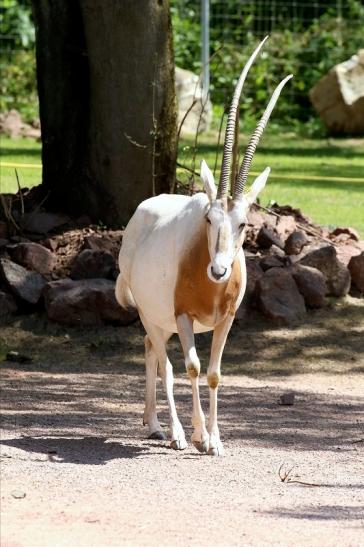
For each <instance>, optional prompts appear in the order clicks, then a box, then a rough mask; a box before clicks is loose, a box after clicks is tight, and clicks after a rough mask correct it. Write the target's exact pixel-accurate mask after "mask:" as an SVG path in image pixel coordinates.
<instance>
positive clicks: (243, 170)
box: [234, 74, 293, 199]
mask: <svg viewBox="0 0 364 547" xmlns="http://www.w3.org/2000/svg"><path fill="white" fill-rule="evenodd" d="M292 77H293V74H290V75H289V76H286V78H284V80H282V81H281V82H280V84H278V85H277V87H276V89H275V91H274V93H273V95H272V97H271V99H270V101H269V103H268V106H267V108H266V109H265V111H264V114H263V116H262V117H261V118H260V120H259V122H258V124H257V127H256V129H255V131H254V133H253V134H252V136H251V138H250V141H249V144H248V146H247V149H246V152H245V155H244V159H243V162H242V164H241V167H240V170H239V174H238V178H237V180H236V183H235V188H234V199H236V198H238V197H239V196H240V195H241V194H242V192H243V190H244V186H245V183H246V181H247V178H248V174H249V170H250V166H251V163H252V160H253V156H254V152H255V150H256V148H257V146H258V143H259V140H260V137H261V136H262V134H263V131H264V129H265V126H266V125H267V123H268V120H269V117H270V115H271V113H272V111H273V108H274V107H275V104H276V102H277V101H278V97H279V95H280V93H281V91H282V89H283V87H284V86H285V85H286V83H287V82H288V80H290V79H291V78H292Z"/></svg>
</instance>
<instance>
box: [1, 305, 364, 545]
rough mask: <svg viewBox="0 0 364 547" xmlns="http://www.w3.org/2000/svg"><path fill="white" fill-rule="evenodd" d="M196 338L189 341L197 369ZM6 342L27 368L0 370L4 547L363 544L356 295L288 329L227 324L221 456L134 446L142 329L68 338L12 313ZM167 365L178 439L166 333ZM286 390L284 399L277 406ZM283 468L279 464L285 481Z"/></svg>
mask: <svg viewBox="0 0 364 547" xmlns="http://www.w3.org/2000/svg"><path fill="white" fill-rule="evenodd" d="M209 341H210V336H209V335H200V336H199V337H198V347H199V349H200V356H201V358H202V362H203V364H204V365H205V366H204V372H205V371H206V361H207V356H208V349H209ZM10 349H11V350H17V351H19V352H21V353H24V354H26V355H28V356H31V357H32V359H33V361H32V362H28V363H26V362H25V363H16V362H9V361H2V362H0V368H1V372H2V374H1V377H2V391H1V402H2V409H3V410H2V437H1V475H2V482H1V512H2V516H1V519H2V520H1V538H2V542H1V545H2V546H3V547H33V546H34V547H35V546H36V547H43V546H44V547H45V546H47V547H48V546H49V547H66V546H67V547H73V546H77V547H83V546H87V547H93V546H120V545H131V546H134V545H136V546H139V545H145V546H154V545H158V546H159V545H161V546H175V545H177V546H179V545H181V546H182V545H183V546H185V545H188V546H204V545H217V546H220V545H221V546H234V545H239V546H240V545H241V546H249V545H252V546H260V545H284V546H293V545H308V546H316V545H317V546H319V545H320V546H340V547H341V546H359V545H362V546H363V545H364V454H363V451H364V300H363V299H361V300H359V299H353V298H351V297H347V298H346V299H345V300H343V301H341V302H339V303H338V304H335V308H334V309H329V310H328V309H326V310H320V311H318V312H316V313H311V314H310V316H309V318H308V319H307V320H306V321H305V322H304V323H301V324H299V325H296V326H295V327H292V328H277V327H272V326H270V325H267V324H266V323H263V322H259V321H258V320H257V321H254V322H253V323H249V324H246V323H245V324H244V323H241V324H237V325H235V326H234V327H233V330H232V332H231V335H230V338H229V341H228V344H227V347H226V351H225V356H224V361H223V374H224V376H223V383H222V387H221V389H220V392H219V405H220V406H219V422H220V430H221V434H222V438H223V440H224V443H225V448H226V455H225V456H224V457H223V458H213V457H210V456H207V455H203V456H202V455H200V454H198V453H197V452H196V450H195V449H194V447H193V446H192V445H191V444H190V445H189V447H188V448H187V450H185V451H183V452H175V451H173V450H171V449H169V448H168V446H167V443H166V442H164V441H159V442H158V441H152V440H147V439H145V435H146V430H145V428H144V427H143V425H142V412H143V397H144V365H143V332H142V329H141V327H140V325H139V324H135V325H132V326H130V327H128V328H115V327H104V328H98V329H83V330H81V329H76V328H72V329H71V328H70V329H66V328H64V327H61V326H59V325H54V324H53V325H51V324H49V323H48V322H47V320H46V319H45V317H42V316H40V317H39V316H24V317H21V318H17V319H16V320H15V321H14V322H13V323H12V324H11V325H7V326H4V327H2V328H1V330H0V361H1V359H3V357H4V355H5V354H6V352H7V351H8V350H10ZM170 356H171V360H172V362H173V363H174V364H175V395H176V402H177V408H178V411H179V417H180V419H181V421H182V423H183V425H184V426H185V430H186V433H187V436H188V437H189V436H190V434H191V425H190V415H191V393H190V388H189V381H188V379H187V378H186V376H185V374H184V371H183V361H182V353H181V350H180V347H179V343H178V340H175V339H172V341H171V342H170ZM201 384H202V387H201V394H202V403H203V406H204V408H205V409H206V411H207V400H208V390H207V387H206V379H205V376H204V375H203V376H202V381H201ZM287 391H293V392H294V393H295V394H296V399H295V404H294V405H293V406H281V405H279V404H278V399H279V396H280V395H281V394H282V393H284V392H287ZM158 397H159V401H160V408H161V412H160V416H161V418H162V422H163V423H167V421H168V417H167V412H166V401H165V398H164V395H163V393H162V390H161V388H159V393H158ZM280 468H281V476H282V477H283V476H284V473H287V472H288V471H290V470H291V469H292V470H291V472H290V474H289V475H288V477H287V478H286V480H285V481H284V482H282V480H281V479H280V477H279V473H278V472H279V469H280Z"/></svg>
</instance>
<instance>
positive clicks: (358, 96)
mask: <svg viewBox="0 0 364 547" xmlns="http://www.w3.org/2000/svg"><path fill="white" fill-rule="evenodd" d="M309 95H310V99H311V102H312V104H313V106H314V108H315V110H316V112H317V113H318V114H319V115H320V117H321V119H322V120H323V122H324V124H325V125H326V127H327V129H328V130H329V131H330V133H332V134H335V133H339V134H347V135H354V134H357V135H362V134H363V133H364V49H361V50H359V52H358V53H357V55H353V56H352V57H351V58H350V59H349V60H347V61H345V62H343V63H340V64H338V65H336V66H334V67H333V68H332V69H331V70H330V71H329V72H328V74H326V75H325V76H323V77H322V78H321V79H320V80H319V81H318V82H317V83H316V85H315V86H314V87H313V88H312V89H311V91H310V93H309Z"/></svg>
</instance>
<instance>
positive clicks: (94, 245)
mask: <svg viewBox="0 0 364 547" xmlns="http://www.w3.org/2000/svg"><path fill="white" fill-rule="evenodd" d="M83 247H84V249H90V250H91V251H108V252H109V253H112V251H113V248H114V243H113V241H112V240H111V239H110V238H109V237H107V236H97V235H95V234H92V235H90V236H87V237H85V240H84V244H83Z"/></svg>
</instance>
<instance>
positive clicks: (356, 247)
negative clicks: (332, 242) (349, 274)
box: [336, 239, 364, 266]
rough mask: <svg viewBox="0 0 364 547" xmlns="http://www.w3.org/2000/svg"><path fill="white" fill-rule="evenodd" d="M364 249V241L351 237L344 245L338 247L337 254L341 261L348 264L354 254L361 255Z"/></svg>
mask: <svg viewBox="0 0 364 547" xmlns="http://www.w3.org/2000/svg"><path fill="white" fill-rule="evenodd" d="M363 251H364V241H354V240H353V239H349V240H348V241H347V242H346V243H345V244H344V245H338V246H337V247H336V255H337V258H338V260H339V261H340V262H342V263H343V264H345V266H347V265H348V264H349V262H350V259H351V258H352V257H353V256H357V255H360V253H361V252H363Z"/></svg>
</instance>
